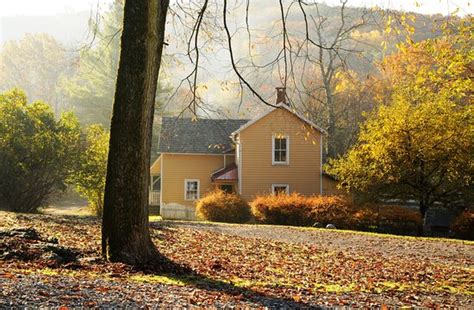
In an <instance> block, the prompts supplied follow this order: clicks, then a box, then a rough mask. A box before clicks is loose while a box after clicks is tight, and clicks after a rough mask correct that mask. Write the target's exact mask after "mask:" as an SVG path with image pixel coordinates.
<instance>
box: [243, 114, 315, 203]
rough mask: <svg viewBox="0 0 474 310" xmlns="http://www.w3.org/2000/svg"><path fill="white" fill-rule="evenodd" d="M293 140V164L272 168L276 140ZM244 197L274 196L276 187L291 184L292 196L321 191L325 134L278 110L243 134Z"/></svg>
mask: <svg viewBox="0 0 474 310" xmlns="http://www.w3.org/2000/svg"><path fill="white" fill-rule="evenodd" d="M274 135H283V136H289V164H288V165H272V138H273V136H274ZM239 139H240V145H241V148H242V150H241V155H242V158H241V194H242V197H243V198H244V199H246V200H251V199H252V198H253V197H254V196H255V195H258V194H265V193H270V192H271V186H272V184H277V183H282V184H289V186H290V192H298V193H301V194H304V195H312V194H319V193H320V191H321V157H320V156H321V133H320V132H319V131H317V130H314V129H312V128H311V127H309V125H308V124H306V123H305V122H303V121H301V120H300V119H299V118H298V117H296V116H295V115H293V114H292V113H290V112H288V111H286V110H284V109H275V110H274V111H273V112H272V113H270V114H268V115H267V116H265V117H264V118H262V119H260V120H259V121H258V122H256V123H254V124H253V125H251V126H249V127H248V128H246V129H245V130H243V131H242V132H241V133H240V135H239Z"/></svg>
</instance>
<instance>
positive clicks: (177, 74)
mask: <svg viewBox="0 0 474 310" xmlns="http://www.w3.org/2000/svg"><path fill="white" fill-rule="evenodd" d="M282 3H283V4H284V6H285V11H284V12H285V18H284V19H282V16H281V11H280V9H281V8H278V6H268V5H267V4H266V2H265V1H258V2H246V3H244V2H239V1H236V2H234V3H232V4H231V7H230V8H229V20H230V22H228V24H227V25H226V26H227V27H228V29H225V27H224V25H223V24H222V12H221V7H220V5H219V4H210V5H211V6H212V7H210V8H208V9H207V10H206V12H205V14H203V15H202V19H201V20H199V16H200V15H199V14H198V13H199V8H200V6H201V5H202V3H200V2H196V3H194V2H190V3H188V4H186V5H185V4H183V3H181V2H177V3H174V4H172V5H171V7H170V11H169V15H170V16H169V18H168V21H169V22H168V25H167V32H166V43H167V45H166V47H165V50H164V59H163V65H162V68H161V73H160V80H159V81H158V82H159V83H158V85H159V86H158V87H159V90H158V92H157V97H156V110H155V124H154V128H155V130H154V138H153V142H152V143H153V145H152V152H151V160H152V161H153V160H154V159H155V158H156V156H157V154H156V146H157V142H158V138H157V137H158V134H159V133H158V130H159V123H160V117H161V116H162V115H181V116H186V117H190V116H192V117H198V118H200V117H201V118H208V117H212V118H251V117H253V116H254V115H256V114H258V113H259V112H264V110H265V109H268V108H269V107H268V105H265V104H264V103H262V102H266V103H270V104H271V103H274V102H275V87H280V86H286V89H287V96H288V100H289V102H290V104H291V106H292V107H293V108H295V109H296V110H298V111H300V112H301V113H303V114H304V115H306V116H307V117H308V118H309V119H311V120H313V121H314V122H315V123H317V124H319V125H320V126H321V127H323V128H325V129H326V130H327V131H328V133H329V136H328V139H327V140H326V145H325V155H326V159H334V160H333V161H331V166H327V169H328V170H329V171H331V173H333V174H334V175H337V176H338V177H339V178H340V180H341V181H342V183H344V185H345V186H347V188H349V189H351V190H352V191H361V192H369V191H373V189H374V188H377V189H380V188H382V187H383V186H387V187H388V188H389V189H388V190H387V189H385V190H382V192H384V193H386V192H390V191H393V190H395V191H397V192H401V193H402V194H401V198H407V199H408V198H414V199H416V200H417V201H418V200H420V199H421V198H420V195H425V196H426V195H428V194H426V193H420V191H419V190H414V191H413V190H411V189H410V188H408V189H407V188H406V187H403V186H401V188H402V189H401V190H400V180H402V179H403V177H401V176H400V175H401V172H400V171H395V170H390V169H388V168H387V166H386V165H385V164H386V160H385V162H384V163H381V164H380V166H378V168H377V170H376V172H373V171H372V172H370V171H365V170H364V169H362V168H361V167H363V166H364V165H365V166H367V163H368V162H370V161H371V160H373V158H380V157H381V155H380V154H378V153H377V154H375V153H374V154H375V155H374V154H372V157H373V158H371V157H370V154H365V155H364V156H365V157H363V156H361V153H360V152H361V151H360V150H358V152H359V153H358V152H357V147H359V148H360V147H361V145H362V148H363V145H365V144H370V143H371V142H370V141H369V140H370V139H369V138H367V136H370V134H372V135H373V139H375V140H377V139H378V138H377V137H380V135H381V134H382V135H384V134H385V135H388V136H390V137H393V136H396V135H394V133H393V132H390V130H388V131H387V132H385V133H383V129H386V128H387V126H388V127H390V125H391V124H393V123H394V120H390V119H388V120H386V122H387V124H386V125H384V124H383V123H382V124H379V125H377V126H379V127H378V129H374V128H375V127H377V126H376V125H372V133H371V132H370V130H371V129H370V128H369V127H370V126H371V125H370V124H375V122H376V121H375V120H373V119H374V118H377V117H376V115H379V117H378V118H379V119H380V118H383V115H386V116H388V115H397V113H398V114H399V115H398V117H397V119H396V120H397V121H399V122H402V125H401V126H402V127H403V125H404V124H406V123H407V122H408V121H410V120H408V119H407V118H406V115H415V114H416V113H415V112H416V111H414V110H412V111H410V109H415V110H416V108H414V107H416V106H422V104H421V103H423V102H425V103H430V104H431V103H433V102H437V103H438V105H439V106H438V107H436V106H429V107H427V108H426V111H425V112H424V113H425V114H424V115H423V111H421V112H419V114H420V115H419V116H418V119H413V120H411V122H413V123H414V124H418V123H420V122H421V123H423V122H424V120H425V119H427V118H430V116H433V114H432V113H435V114H436V111H441V112H443V113H444V114H442V113H441V112H439V113H441V114H439V113H438V114H439V115H438V116H439V117H438V118H435V117H432V121H433V122H434V123H433V124H431V125H430V126H432V130H434V131H431V132H430V133H433V132H435V131H436V130H441V129H440V128H444V127H443V126H444V124H445V123H446V122H447V121H448V120H449V119H451V120H453V119H454V118H456V117H457V119H458V122H464V123H465V124H466V125H467V126H466V127H465V128H466V132H465V133H463V134H461V135H457V136H456V137H458V138H459V139H458V141H456V142H453V143H454V144H453V145H451V146H447V148H449V149H464V150H465V151H466V152H467V153H466V152H464V153H462V154H457V156H453V154H452V153H450V151H446V148H445V149H443V152H441V153H436V154H431V153H430V154H425V155H426V156H427V158H430V159H429V160H431V162H432V164H433V165H434V167H436V169H435V170H433V171H436V172H437V173H436V174H433V175H434V176H433V177H432V176H431V175H428V176H425V175H423V176H422V177H420V176H416V177H415V176H414V175H405V176H404V177H405V179H407V180H411V179H413V178H416V179H417V180H418V179H423V180H422V181H420V182H419V184H418V185H416V186H420V187H422V188H427V187H428V188H431V189H432V192H430V194H429V195H428V196H430V195H431V196H430V197H428V198H426V197H425V198H426V199H427V200H429V201H428V202H426V203H427V204H428V205H430V204H433V203H434V202H435V201H438V202H439V201H441V200H443V199H445V200H447V201H452V200H453V199H454V200H455V201H458V200H459V199H461V200H462V199H464V198H459V197H458V194H459V189H460V190H461V192H462V193H463V195H464V193H467V194H469V195H470V194H471V193H472V188H471V187H472V185H471V178H472V158H471V156H469V150H470V148H471V147H472V143H469V140H470V138H471V136H472V132H471V127H470V126H471V125H472V117H471V118H469V117H468V116H469V115H470V114H471V112H472V111H470V109H472V108H471V107H470V105H469V104H468V102H469V101H470V100H471V99H472V80H471V78H470V75H471V73H470V72H472V69H471V66H472V33H471V31H470V30H472V17H471V16H469V15H466V16H464V17H457V15H456V13H457V12H452V14H451V15H449V16H442V15H429V16H428V15H422V14H415V13H407V12H398V11H390V10H382V9H379V8H370V9H369V8H355V7H350V6H348V3H347V2H346V1H342V2H341V6H337V7H331V6H327V5H325V4H305V6H306V8H305V10H306V11H303V7H302V6H301V3H300V7H298V3H299V2H288V1H287V2H282ZM300 9H301V11H302V12H305V14H307V15H305V16H306V18H305V19H302V18H301V11H299V10H300ZM261 11H265V14H259V12H261ZM462 15H463V14H461V16H462ZM122 19H123V1H120V0H117V1H114V2H112V3H110V4H108V5H106V6H105V7H101V8H99V7H98V8H97V9H96V10H95V11H92V12H90V13H89V12H84V13H76V14H69V15H67V14H66V15H58V16H54V17H44V18H43V19H42V18H41V17H31V18H29V17H9V18H5V19H2V20H1V23H2V28H3V29H5V30H4V31H3V32H2V40H3V42H1V43H2V46H1V49H0V93H1V92H6V91H8V90H10V89H12V88H19V89H21V90H23V91H24V92H25V95H26V97H27V98H28V99H26V98H24V97H23V95H22V94H20V95H19V96H16V95H13V97H14V98H21V99H20V100H19V102H21V103H20V104H19V105H18V106H19V107H22V106H26V105H27V102H36V101H42V102H44V103H46V104H47V105H49V106H50V109H51V113H54V115H56V118H58V117H59V116H60V114H61V113H64V112H73V114H74V115H75V117H77V122H78V124H80V125H81V126H82V127H83V129H81V132H82V135H81V137H82V138H79V137H78V138H77V139H76V140H77V141H78V143H79V144H81V145H79V146H77V149H79V150H83V151H79V153H81V154H82V155H81V156H83V157H84V158H83V159H84V160H81V161H79V162H82V164H81V165H82V167H80V168H78V167H75V168H74V169H73V168H71V169H73V170H75V171H79V172H78V173H76V174H75V175H74V176H73V177H68V179H69V183H71V182H72V183H74V184H75V185H76V188H77V190H78V191H79V192H81V193H82V194H83V195H85V196H87V197H88V200H89V202H90V203H91V204H92V205H95V206H96V207H97V206H98V210H99V213H100V209H101V208H100V206H101V205H102V189H103V187H104V177H103V175H105V167H106V166H105V164H104V160H105V159H106V158H107V131H108V129H109V126H110V118H111V111H112V104H113V98H114V92H115V81H116V76H117V69H118V59H119V55H120V37H121V25H122ZM282 20H283V21H284V23H283V24H282ZM197 22H200V33H199V37H198V36H197V33H196V31H195V29H194V28H193V27H192V25H196V23H197ZM224 30H228V31H229V33H230V36H231V38H232V42H233V45H232V48H231V50H232V52H233V57H234V61H235V64H232V63H231V60H230V59H229V57H228V53H229V46H227V37H226V32H225V31H224ZM282 42H283V47H281V44H282ZM198 61H199V62H198ZM469 70H471V71H469ZM236 71H238V72H240V74H241V76H242V77H243V78H244V79H245V81H246V82H247V83H248V85H250V86H251V87H244V86H245V85H243V83H242V79H240V80H239V79H238V78H237V76H236ZM248 85H247V86H248ZM13 97H12V95H11V94H10V95H6V96H5V97H4V98H13ZM9 100H10V99H9ZM397 105H398V107H397ZM404 105H405V106H404ZM407 105H408V106H407ZM385 106H391V108H390V109H392V110H390V109H389V108H388V111H386V112H383V111H382V110H380V109H381V107H385ZM20 109H23V108H20ZM403 109H405V112H403V111H404V110H403ZM407 111H410V112H407ZM48 113H50V112H48ZM377 113H378V114H377ZM384 113H385V114H384ZM400 113H401V114H400ZM71 117H73V116H71ZM73 118H74V117H73ZM371 118H372V121H371V122H372V123H370V122H369V123H367V124H365V123H364V122H365V121H366V120H367V119H369V121H370V119H371ZM74 121H76V119H75V118H74ZM379 121H380V122H382V121H381V120H379ZM436 122H437V123H436ZM426 124H428V123H426ZM77 126H79V125H77ZM454 126H455V125H454ZM361 128H363V132H362V135H361V136H359V133H360V129H361ZM392 129H393V130H396V128H395V127H393V128H392ZM78 130H79V129H78ZM453 130H454V129H453ZM422 131H423V132H424V133H425V134H427V132H426V130H425V128H422ZM433 137H436V139H438V140H442V139H444V141H448V140H451V139H450V137H451V136H446V135H445V134H444V135H443V133H442V132H439V135H437V136H433V135H431V136H430V138H433ZM416 138H417V139H419V141H418V142H417V143H418V145H421V144H420V143H421V142H425V144H426V149H429V147H430V146H433V145H436V143H437V142H436V141H438V140H436V141H431V140H429V139H428V138H427V137H424V136H417V137H416ZM400 139H401V140H400V141H402V140H403V137H401V138H400ZM367 141H369V142H367ZM381 141H382V140H381ZM383 141H389V139H385V140H383ZM405 146H406V145H404V144H403V143H400V144H399V145H396V147H395V149H397V148H399V149H404V148H405ZM460 146H462V147H460ZM378 147H379V148H385V149H393V148H394V146H393V145H389V146H388V145H384V146H378ZM351 148H353V150H352V152H351V153H347V152H348V150H350V149H351ZM374 148H377V147H376V146H374ZM84 150H87V152H86V151H84ZM421 151H423V150H421ZM421 151H420V150H413V152H412V153H410V152H407V153H408V155H407V156H408V157H410V156H411V155H410V154H412V155H413V154H415V155H414V156H418V155H417V154H418V153H419V152H421ZM416 152H418V153H416ZM73 153H74V152H73ZM76 153H77V151H76ZM87 156H88V157H87ZM342 156H345V158H343V157H342ZM351 156H352V157H351ZM387 156H389V155H387ZM430 156H431V157H433V158H434V159H433V160H432V159H431V157H430ZM338 158H340V160H339V161H336V160H335V159H338ZM354 158H358V159H360V158H364V161H362V162H359V163H358V162H357V161H355V159H354ZM440 158H441V159H440ZM442 158H455V159H456V161H454V162H453V161H449V162H448V161H446V160H442ZM396 160H399V161H400V162H403V164H405V165H402V164H400V163H398V164H393V165H394V166H396V167H399V169H402V170H403V171H408V170H410V169H412V168H416V167H415V166H416V165H415V164H414V162H413V160H411V159H410V158H405V159H400V158H396ZM427 160H428V159H427ZM423 164H424V162H423ZM384 165H385V166H384ZM453 167H454V168H453ZM456 167H458V168H459V167H467V168H466V169H465V170H463V171H462V172H460V171H459V169H458V168H456ZM453 169H454V170H455V171H454V172H452V173H454V174H456V175H458V177H457V178H455V179H456V180H455V182H453V181H449V182H447V183H449V185H450V186H448V188H447V189H446V191H447V192H449V193H450V196H449V197H446V195H445V192H442V193H440V194H437V195H435V196H433V195H434V194H433V193H435V192H436V191H439V188H440V187H441V186H438V185H436V184H437V183H438V182H439V183H440V184H443V185H444V184H445V183H446V174H447V173H446V172H445V170H449V171H451V170H453ZM456 169H457V170H456ZM379 171H390V172H389V173H387V174H386V179H384V178H383V177H380V173H379ZM370 173H372V174H373V173H376V174H377V175H378V176H379V178H374V177H373V175H370ZM459 175H461V177H459ZM393 178H395V179H396V180H397V181H396V182H395V183H397V187H396V189H392V187H391V182H392V181H390V180H393ZM433 178H434V179H433ZM425 179H426V180H427V181H426V182H429V185H430V186H427V183H426V182H425V181H424V180H425ZM367 180H372V183H373V184H372V186H369V185H370V184H368V182H367ZM63 181H65V180H63ZM22 182H24V180H23V181H22ZM424 182H425V183H424ZM63 183H64V182H63ZM65 183H68V182H65ZM453 184H455V186H453ZM410 186H411V185H409V186H408V187H410ZM453 191H454V192H455V193H454V196H455V197H454V198H453V197H452V196H453V195H452V194H453V193H452V192H453ZM375 192H379V191H378V190H376V191H375ZM415 192H416V193H415ZM432 196H433V197H432ZM464 196H465V195H464ZM397 198H399V197H397ZM425 198H423V199H425Z"/></svg>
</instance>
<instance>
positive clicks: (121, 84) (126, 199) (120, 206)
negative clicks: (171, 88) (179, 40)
mask: <svg viewBox="0 0 474 310" xmlns="http://www.w3.org/2000/svg"><path fill="white" fill-rule="evenodd" d="M168 4H169V0H127V1H126V2H125V7H124V23H123V32H122V38H121V54H120V62H119V69H118V76H117V83H116V90H115V99H114V106H113V114H112V122H111V129H110V144H109V157H108V164H107V178H106V185H105V194H104V214H103V218H102V254H103V255H104V257H106V258H107V259H108V260H110V261H114V262H123V263H127V264H133V265H137V264H143V263H148V262H151V261H154V260H155V259H156V257H157V255H158V252H157V250H156V248H155V246H154V244H153V242H152V240H151V237H150V234H149V230H148V190H149V189H148V186H149V179H150V178H149V167H150V147H151V134H152V122H153V112H154V105H155V95H156V87H157V79H158V72H159V69H160V64H161V54H162V50H163V43H164V31H165V23H166V12H167V10H168Z"/></svg>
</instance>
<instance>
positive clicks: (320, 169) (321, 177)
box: [319, 133, 323, 196]
mask: <svg viewBox="0 0 474 310" xmlns="http://www.w3.org/2000/svg"><path fill="white" fill-rule="evenodd" d="M320 137H321V139H320V141H319V143H320V147H319V194H320V195H321V196H322V195H323V134H322V133H321V134H320Z"/></svg>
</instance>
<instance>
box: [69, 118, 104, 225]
mask: <svg viewBox="0 0 474 310" xmlns="http://www.w3.org/2000/svg"><path fill="white" fill-rule="evenodd" d="M84 138H85V139H84V143H83V145H82V146H81V153H80V154H79V156H78V157H79V159H78V162H77V164H76V167H75V169H74V170H73V173H72V174H71V176H70V178H69V180H68V181H69V183H71V184H73V185H75V187H76V191H77V192H78V193H79V195H81V197H82V198H85V199H87V202H88V203H89V208H91V209H92V211H93V212H94V214H95V215H97V216H102V212H103V209H104V190H105V177H106V174H107V156H108V153H109V134H108V133H107V132H106V131H105V129H104V128H103V127H102V126H100V125H91V126H89V127H87V128H86V130H85V137H84Z"/></svg>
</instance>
